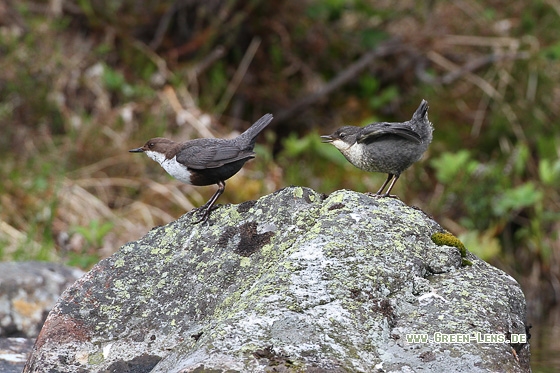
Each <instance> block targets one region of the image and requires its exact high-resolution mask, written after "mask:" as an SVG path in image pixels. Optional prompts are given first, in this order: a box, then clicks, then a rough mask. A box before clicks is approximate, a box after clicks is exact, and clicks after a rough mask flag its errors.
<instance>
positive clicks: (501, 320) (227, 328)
mask: <svg viewBox="0 0 560 373" xmlns="http://www.w3.org/2000/svg"><path fill="white" fill-rule="evenodd" d="M195 220H196V216H195V215H194V214H193V213H188V214H186V215H184V216H183V217H181V218H180V219H179V220H177V221H174V222H172V223H170V224H168V225H166V226H162V227H157V228H154V229H153V230H151V231H150V232H149V233H148V234H147V235H146V236H144V237H143V238H141V239H140V240H138V241H136V242H130V243H128V244H126V245H124V246H123V247H122V248H121V249H120V250H119V251H118V252H117V253H115V254H114V255H113V256H111V257H110V258H107V259H105V260H103V261H101V262H100V263H99V264H98V265H96V266H95V267H94V268H93V269H92V270H91V271H90V272H89V273H87V274H86V275H85V276H84V277H82V278H81V279H80V280H78V281H77V282H76V283H75V284H74V285H73V286H72V287H71V288H69V289H68V290H67V291H66V292H65V293H64V294H63V296H62V297H61V299H60V300H59V302H58V303H57V305H56V306H55V308H54V309H53V310H52V312H51V313H50V315H49V317H48V318H47V321H46V323H45V326H44V327H43V329H42V331H41V333H40V335H39V338H38V339H37V342H36V344H35V346H34V350H33V353H32V355H31V357H30V358H29V361H28V363H27V366H26V369H25V371H26V372H51V371H57V372H166V373H167V372H263V371H270V372H272V371H276V372H350V371H351V372H374V371H384V372H392V371H399V372H401V371H402V372H404V371H423V372H428V371H431V372H441V371H449V372H455V371H464V372H486V371H493V372H503V371H507V372H527V371H530V368H529V345H528V344H527V343H518V344H514V343H510V342H509V338H510V336H511V335H524V334H525V331H526V326H525V300H524V296H523V293H522V291H521V289H520V288H519V285H518V284H517V282H516V281H515V280H514V279H513V278H511V277H510V276H508V275H507V274H505V273H504V272H502V271H500V270H498V269H496V268H494V267H492V266H490V265H488V264H487V263H485V262H484V261H482V260H480V259H478V258H476V257H475V256H474V255H472V254H470V253H465V251H463V252H462V250H461V248H460V246H461V245H458V244H456V243H457V242H459V241H457V240H456V239H454V238H453V236H451V235H446V234H443V235H442V234H441V233H442V232H443V229H442V228H441V227H440V226H439V225H438V224H437V223H436V222H435V221H434V220H432V219H431V218H430V217H428V216H427V215H426V214H424V213H423V212H422V211H420V210H417V209H414V208H411V207H409V206H407V205H405V204H404V203H403V202H401V201H399V200H396V199H392V198H375V197H372V196H368V195H366V194H361V193H356V192H351V191H345V190H342V191H337V192H334V193H332V194H331V195H330V196H325V195H321V194H318V193H316V192H314V191H313V190H310V189H307V188H300V187H290V188H286V189H283V190H280V191H278V192H276V193H274V194H271V195H268V196H265V197H262V198H261V199H259V200H258V201H251V202H245V203H242V204H240V205H226V206H220V207H219V208H217V209H216V210H215V211H213V213H212V215H211V216H210V219H209V221H208V222H207V223H206V224H199V225H193V224H192V222H193V221H195ZM434 234H436V235H435V236H434ZM434 237H437V238H438V239H435V240H434V239H433V238H434ZM446 237H448V238H449V239H448V240H446ZM434 241H435V242H434ZM436 332H438V333H444V334H452V335H473V336H474V335H478V336H483V337H484V336H488V335H490V336H498V337H499V336H502V337H503V338H502V337H500V338H502V339H503V341H502V340H501V339H500V340H499V341H496V340H494V342H492V343H478V342H476V341H469V342H467V343H438V342H436V341H434V340H433V337H434V333H436ZM475 333H480V334H475ZM411 334H415V335H417V336H418V335H419V336H422V335H427V336H428V337H429V339H430V340H429V341H427V342H419V343H414V342H413V341H411V340H409V338H410V336H411ZM492 338H494V337H492ZM486 342H488V341H486Z"/></svg>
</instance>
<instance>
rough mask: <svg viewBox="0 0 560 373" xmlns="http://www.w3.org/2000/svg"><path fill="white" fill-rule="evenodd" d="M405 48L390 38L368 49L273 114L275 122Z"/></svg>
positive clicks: (294, 112) (289, 115) (310, 103)
mask: <svg viewBox="0 0 560 373" xmlns="http://www.w3.org/2000/svg"><path fill="white" fill-rule="evenodd" d="M405 49H406V48H405V45H404V44H402V43H401V42H399V41H396V40H390V41H388V42H386V43H384V44H382V45H380V46H379V47H378V48H376V49H374V50H371V51H369V52H368V53H366V54H364V55H363V56H362V57H360V58H359V59H358V60H357V61H356V62H354V63H353V64H351V65H350V66H348V67H347V68H346V69H344V70H343V71H341V72H340V73H339V74H338V75H337V76H335V77H334V78H333V79H332V80H331V81H329V82H328V83H327V84H325V85H324V86H322V87H321V88H319V89H318V90H316V91H315V92H313V93H311V94H309V95H307V96H304V97H302V98H300V99H298V100H296V102H295V103H293V104H292V105H291V106H290V107H289V108H287V109H285V110H282V111H280V112H279V113H278V114H275V115H274V121H275V123H280V122H283V121H286V120H288V119H290V118H292V117H294V116H295V115H297V114H299V113H301V112H302V111H303V110H306V109H307V108H308V107H309V106H311V105H314V104H315V103H317V102H318V101H319V100H321V99H322V98H323V97H325V96H328V95H329V94H331V93H332V92H333V91H335V90H337V89H338V88H340V87H341V86H343V85H344V84H346V83H348V82H350V81H351V80H352V79H354V78H355V77H356V76H358V75H359V74H360V73H361V72H362V71H363V70H365V69H366V68H367V67H368V66H369V65H370V64H371V63H372V62H373V61H375V60H376V59H378V58H381V57H385V56H388V55H391V54H395V53H397V52H400V51H402V50H405Z"/></svg>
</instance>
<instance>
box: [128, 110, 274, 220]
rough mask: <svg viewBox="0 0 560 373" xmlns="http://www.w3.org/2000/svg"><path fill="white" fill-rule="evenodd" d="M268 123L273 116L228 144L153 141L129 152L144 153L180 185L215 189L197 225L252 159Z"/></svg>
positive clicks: (218, 141)
mask: <svg viewBox="0 0 560 373" xmlns="http://www.w3.org/2000/svg"><path fill="white" fill-rule="evenodd" d="M271 121H272V114H266V115H264V116H263V117H262V118H261V119H259V120H258V121H256V122H255V123H254V124H253V125H252V126H251V127H250V128H249V129H247V130H246V131H245V132H243V133H242V134H241V135H239V136H237V137H236V138H234V139H231V140H227V139H194V140H189V141H186V142H183V143H177V142H174V141H172V140H169V139H165V138H162V137H156V138H153V139H150V140H148V141H147V142H146V144H144V146H142V147H140V148H136V149H131V150H129V152H132V153H145V154H146V155H147V156H148V157H150V158H152V159H153V160H154V161H156V162H158V163H159V164H160V165H161V167H163V169H164V170H165V171H167V173H168V174H170V175H171V176H173V177H174V178H176V179H178V180H179V181H182V182H183V183H186V184H191V185H197V186H203V185H212V184H217V185H218V190H217V191H216V193H214V195H213V196H212V198H210V200H209V201H208V202H206V204H204V205H203V206H201V207H200V209H201V211H202V216H201V218H200V219H199V220H197V221H195V222H194V223H193V224H198V223H200V222H205V221H207V220H208V217H209V216H210V212H211V211H212V207H213V206H214V203H216V200H217V199H218V197H220V195H221V194H222V193H223V192H224V190H225V187H226V180H227V179H229V178H230V177H232V176H233V175H235V174H236V173H237V172H239V170H240V169H241V167H243V165H244V164H245V162H247V161H248V160H249V159H252V158H255V153H254V152H253V148H254V147H255V142H256V139H257V136H258V135H259V133H260V132H261V131H262V130H263V129H264V128H265V127H266V126H267V125H268V124H269V123H270V122H271Z"/></svg>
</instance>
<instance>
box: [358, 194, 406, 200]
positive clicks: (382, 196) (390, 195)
mask: <svg viewBox="0 0 560 373" xmlns="http://www.w3.org/2000/svg"><path fill="white" fill-rule="evenodd" d="M366 194H367V195H368V196H370V197H373V198H385V197H389V198H395V199H398V200H399V201H400V198H399V196H397V195H395V194H388V193H371V192H367V193H366Z"/></svg>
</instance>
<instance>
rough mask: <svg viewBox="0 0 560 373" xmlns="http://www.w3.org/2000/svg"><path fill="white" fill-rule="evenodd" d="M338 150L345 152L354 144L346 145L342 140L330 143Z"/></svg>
mask: <svg viewBox="0 0 560 373" xmlns="http://www.w3.org/2000/svg"><path fill="white" fill-rule="evenodd" d="M331 144H333V145H334V146H335V147H336V148H337V149H338V150H340V151H345V150H348V149H349V148H350V147H351V146H352V145H354V144H348V143H346V142H344V141H342V140H339V139H336V140H333V141H332V142H331Z"/></svg>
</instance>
